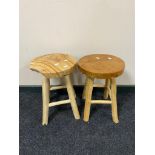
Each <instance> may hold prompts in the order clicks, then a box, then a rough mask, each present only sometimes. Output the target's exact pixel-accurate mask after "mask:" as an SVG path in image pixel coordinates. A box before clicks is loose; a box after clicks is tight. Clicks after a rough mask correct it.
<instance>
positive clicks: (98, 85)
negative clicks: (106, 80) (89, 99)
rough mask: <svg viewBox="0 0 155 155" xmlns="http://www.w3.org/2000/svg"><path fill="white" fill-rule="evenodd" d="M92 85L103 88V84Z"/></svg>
mask: <svg viewBox="0 0 155 155" xmlns="http://www.w3.org/2000/svg"><path fill="white" fill-rule="evenodd" d="M93 87H98V88H104V87H105V86H104V85H103V84H94V85H93Z"/></svg>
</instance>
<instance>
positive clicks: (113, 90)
mask: <svg viewBox="0 0 155 155" xmlns="http://www.w3.org/2000/svg"><path fill="white" fill-rule="evenodd" d="M116 89H117V88H116V80H115V79H114V78H112V79H111V100H112V119H113V121H114V123H119V120H118V113H117V97H116V95H117V94H116V91H117V90H116Z"/></svg>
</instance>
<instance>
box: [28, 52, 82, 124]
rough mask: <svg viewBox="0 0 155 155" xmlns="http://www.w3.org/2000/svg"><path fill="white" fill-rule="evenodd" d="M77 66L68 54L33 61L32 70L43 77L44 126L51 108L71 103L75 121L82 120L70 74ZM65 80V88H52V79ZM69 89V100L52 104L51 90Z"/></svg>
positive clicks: (41, 57) (49, 55)
mask: <svg viewBox="0 0 155 155" xmlns="http://www.w3.org/2000/svg"><path fill="white" fill-rule="evenodd" d="M75 66H76V60H75V59H74V58H73V57H71V56H69V55H66V54H48V55H44V56H40V57H37V58H35V59H34V60H32V62H31V64H30V69H31V70H34V71H37V72H39V73H41V74H42V75H43V82H42V98H43V114H42V125H47V124H48V111H49V107H53V106H56V105H62V104H67V103H71V107H72V111H73V114H74V117H75V119H80V115H79V111H78V107H77V104H76V100H75V92H74V88H73V86H72V83H71V80H70V74H71V73H72V72H73V70H74V68H75ZM62 77H64V78H65V84H66V85H64V86H50V78H62ZM63 88H67V92H68V95H69V99H68V100H63V101H57V102H51V103H49V102H50V97H49V92H50V90H57V89H63Z"/></svg>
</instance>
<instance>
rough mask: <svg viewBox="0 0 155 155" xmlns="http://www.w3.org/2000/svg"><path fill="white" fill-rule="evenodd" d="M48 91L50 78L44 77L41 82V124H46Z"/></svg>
mask: <svg viewBox="0 0 155 155" xmlns="http://www.w3.org/2000/svg"><path fill="white" fill-rule="evenodd" d="M49 92H50V80H49V79H48V78H46V77H44V78H43V82H42V99H43V114H42V125H47V124H48V111H49Z"/></svg>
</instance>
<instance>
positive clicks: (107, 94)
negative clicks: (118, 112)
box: [104, 79, 110, 99]
mask: <svg viewBox="0 0 155 155" xmlns="http://www.w3.org/2000/svg"><path fill="white" fill-rule="evenodd" d="M108 88H110V80H109V79H106V80H105V90H104V98H105V99H107V98H108V96H109V91H108Z"/></svg>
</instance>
